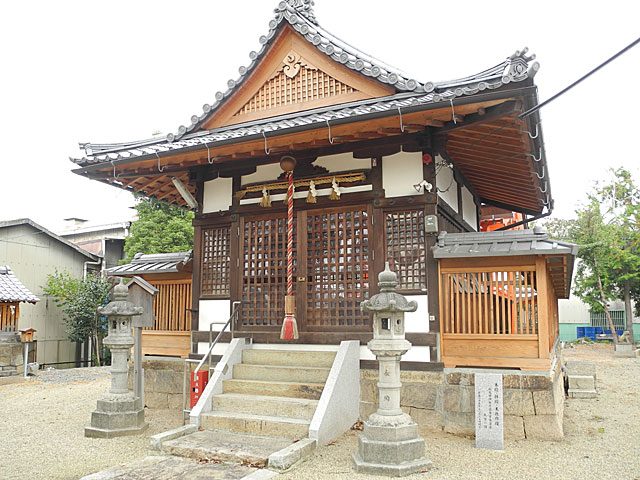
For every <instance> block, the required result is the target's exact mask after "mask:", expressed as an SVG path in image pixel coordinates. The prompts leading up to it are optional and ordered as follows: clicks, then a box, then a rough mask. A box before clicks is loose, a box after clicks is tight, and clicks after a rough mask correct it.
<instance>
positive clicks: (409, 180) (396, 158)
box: [382, 152, 424, 197]
mask: <svg viewBox="0 0 640 480" xmlns="http://www.w3.org/2000/svg"><path fill="white" fill-rule="evenodd" d="M423 178H424V176H423V172H422V154H421V153H420V152H400V153H396V154H395V155H390V156H388V157H384V158H383V159H382V188H384V192H385V196H386V197H408V196H411V195H423V193H419V192H417V191H416V189H415V188H413V186H414V185H416V184H418V183H420V182H421V181H422V180H423Z"/></svg>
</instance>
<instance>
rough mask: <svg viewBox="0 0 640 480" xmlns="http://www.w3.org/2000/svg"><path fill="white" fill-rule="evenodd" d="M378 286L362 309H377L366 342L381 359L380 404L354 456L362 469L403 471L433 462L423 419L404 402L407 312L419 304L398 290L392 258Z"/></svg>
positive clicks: (396, 473) (396, 474)
mask: <svg viewBox="0 0 640 480" xmlns="http://www.w3.org/2000/svg"><path fill="white" fill-rule="evenodd" d="M378 286H379V287H380V293H379V294H377V295H374V296H373V297H371V299H369V300H365V301H364V302H362V303H361V304H360V308H361V309H362V311H364V312H372V313H373V339H372V340H371V341H370V342H369V343H368V344H367V347H368V348H369V350H371V352H372V353H373V354H374V355H375V356H376V358H377V359H378V362H379V363H380V381H379V382H378V410H377V411H376V412H375V413H373V414H372V415H371V416H370V417H369V419H368V420H366V421H365V422H364V432H363V435H361V436H360V438H359V439H358V453H357V454H355V455H354V456H353V459H354V462H355V465H356V470H357V471H358V472H363V473H370V474H378V475H389V476H394V477H401V476H404V475H409V474H411V473H415V472H419V471H422V470H426V469H428V468H430V467H431V461H430V460H429V459H428V458H427V457H425V456H424V439H422V438H421V437H420V436H419V435H418V425H417V424H416V423H415V422H414V421H413V420H411V417H410V416H409V415H407V414H406V413H403V411H402V408H400V389H401V387H402V384H401V383H400V359H401V358H402V355H404V354H405V353H406V352H407V351H408V350H409V349H410V348H411V343H409V341H408V340H406V339H405V337H404V314H405V313H406V312H415V311H416V310H417V308H418V304H417V303H416V302H413V301H412V302H409V301H407V299H406V298H405V297H404V296H403V295H400V294H398V293H396V291H395V290H396V288H397V286H398V276H397V275H396V274H395V273H394V272H392V271H391V270H389V263H387V264H386V267H385V270H384V271H383V272H381V273H380V274H379V275H378Z"/></svg>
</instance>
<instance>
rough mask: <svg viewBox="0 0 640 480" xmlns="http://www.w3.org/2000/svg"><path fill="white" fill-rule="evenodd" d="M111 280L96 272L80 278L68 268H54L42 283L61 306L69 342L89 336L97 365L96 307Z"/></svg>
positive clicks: (99, 330) (100, 323) (100, 326)
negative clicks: (73, 275) (58, 269)
mask: <svg viewBox="0 0 640 480" xmlns="http://www.w3.org/2000/svg"><path fill="white" fill-rule="evenodd" d="M111 287H112V284H111V282H110V281H109V280H107V279H106V278H104V277H101V276H100V275H93V274H89V275H87V278H86V279H84V280H81V279H77V278H74V277H72V276H71V274H70V273H69V272H66V271H65V272H58V271H56V273H54V274H49V275H48V276H47V283H46V285H45V286H43V287H42V289H43V291H44V293H45V294H46V295H49V296H51V297H52V298H53V301H54V302H55V303H56V305H57V306H58V307H60V308H62V311H63V313H64V315H65V323H66V324H67V337H68V338H69V340H71V341H72V342H83V341H85V340H87V339H90V340H91V343H92V345H93V351H94V352H95V355H96V364H97V365H98V366H100V363H101V362H100V345H101V340H102V336H103V332H104V320H103V319H102V318H101V317H100V316H99V315H98V312H97V310H98V307H100V306H102V305H104V304H106V303H107V301H108V298H109V291H110V290H111Z"/></svg>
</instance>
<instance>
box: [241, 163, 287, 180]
mask: <svg viewBox="0 0 640 480" xmlns="http://www.w3.org/2000/svg"><path fill="white" fill-rule="evenodd" d="M280 174H282V169H281V168H280V164H279V163H273V164H271V165H260V166H259V167H258V168H257V169H256V172H255V173H252V174H251V175H244V176H243V177H242V185H251V184H252V183H260V182H275V181H276V179H277V178H278V177H279V176H280Z"/></svg>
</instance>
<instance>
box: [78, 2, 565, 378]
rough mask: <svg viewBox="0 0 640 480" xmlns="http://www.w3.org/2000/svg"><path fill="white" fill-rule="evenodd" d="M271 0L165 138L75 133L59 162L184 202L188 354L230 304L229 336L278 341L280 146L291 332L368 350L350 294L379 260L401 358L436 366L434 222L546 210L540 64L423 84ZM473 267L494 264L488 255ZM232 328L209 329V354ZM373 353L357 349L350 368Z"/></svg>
mask: <svg viewBox="0 0 640 480" xmlns="http://www.w3.org/2000/svg"><path fill="white" fill-rule="evenodd" d="M274 5H277V8H276V12H275V16H274V18H273V19H272V20H271V22H270V23H269V27H268V30H267V31H266V33H265V32H261V33H264V35H262V36H261V37H260V44H259V48H258V49H257V50H256V51H254V52H251V54H250V63H249V65H247V66H242V67H240V69H239V70H236V69H235V66H234V65H216V66H215V68H216V69H224V68H226V69H228V70H229V72H233V71H239V76H237V75H236V76H234V77H233V78H232V79H230V80H229V81H228V82H227V85H226V87H225V89H223V90H221V91H218V92H217V93H216V94H215V95H213V96H212V97H213V98H212V100H211V101H210V102H208V103H205V104H204V106H203V108H202V111H201V112H198V113H197V114H194V115H193V116H192V118H191V119H190V122H189V123H188V124H187V125H183V126H180V127H179V128H178V129H177V131H176V132H175V133H171V134H169V135H167V137H166V138H160V139H159V138H154V139H150V140H141V141H138V142H129V143H117V144H109V145H106V144H98V143H86V144H82V145H81V148H82V149H83V151H84V153H83V156H82V157H81V158H77V159H74V160H73V161H74V163H75V164H76V168H75V170H74V172H75V173H77V174H78V175H82V176H85V177H87V178H90V179H94V180H98V181H100V182H104V183H107V184H109V185H113V186H115V187H117V188H122V189H125V190H127V191H131V192H136V193H139V194H142V195H145V196H148V197H155V198H158V199H161V200H164V201H167V202H170V203H175V204H177V205H182V206H189V208H193V209H194V210H195V213H196V217H195V220H194V226H195V235H194V251H193V292H192V301H191V307H190V308H191V312H192V315H191V317H190V318H191V326H190V329H191V330H192V340H193V343H192V345H191V353H192V354H193V355H198V354H202V353H203V352H204V351H206V348H207V340H208V338H209V333H208V330H209V326H210V325H211V324H212V323H214V322H222V323H224V321H225V320H226V319H227V318H228V317H229V314H230V311H231V305H232V303H233V302H236V301H239V302H242V312H241V314H240V317H239V320H238V324H237V325H235V332H236V335H238V336H245V337H251V338H252V339H253V341H254V342H255V343H262V344H268V346H269V345H274V344H278V348H288V347H289V345H285V342H284V341H282V340H280V330H281V325H282V321H283V316H284V297H285V294H286V288H287V278H286V276H287V275H286V263H287V262H286V258H287V241H286V234H285V233H286V224H287V206H286V205H285V202H284V200H285V198H286V191H287V184H286V182H284V179H285V174H284V172H283V171H282V169H281V167H280V161H281V159H282V157H283V156H285V155H286V156H289V157H293V158H294V159H295V161H296V167H295V168H294V170H293V179H294V180H293V183H294V186H295V194H294V215H295V222H294V223H295V225H294V234H295V240H294V259H293V264H294V268H295V276H294V279H295V282H294V286H293V289H294V295H295V310H296V319H297V322H298V330H299V332H300V339H299V340H297V341H296V342H295V343H298V344H301V345H312V346H313V347H309V348H314V349H322V348H326V349H329V348H335V345H337V344H338V343H339V342H340V341H342V340H354V339H355V340H359V341H360V342H361V344H362V345H365V344H366V342H367V341H368V340H369V339H371V337H372V326H371V321H370V318H369V315H367V314H364V313H362V312H361V311H360V308H359V306H360V302H361V301H362V300H364V299H366V298H369V297H370V296H371V295H373V294H375V293H377V292H378V286H377V284H376V282H375V278H376V277H377V273H378V272H380V271H381V270H382V269H383V268H384V264H385V262H386V261H388V262H390V264H391V268H392V269H393V270H394V271H395V272H396V273H397V274H398V275H399V278H400V282H401V283H400V289H399V291H400V293H403V294H405V295H407V296H409V297H411V300H415V301H417V302H418V305H419V307H418V310H417V311H416V312H415V313H412V314H410V315H408V316H407V321H406V327H407V330H406V331H407V338H408V340H409V341H410V342H411V343H412V344H413V345H414V348H412V350H411V351H410V352H409V354H407V355H406V356H405V357H404V358H403V360H404V362H403V368H405V369H406V368H415V369H441V368H442V367H443V361H442V360H443V358H441V357H440V348H441V328H442V326H443V325H448V323H446V322H445V323H443V322H442V320H441V318H440V316H441V313H440V312H441V303H442V302H445V303H446V302H449V299H448V298H447V297H446V295H445V298H443V296H442V295H441V292H440V286H439V282H440V275H439V272H438V262H437V260H436V258H435V257H434V250H433V247H435V245H436V241H437V238H438V234H439V233H441V232H443V231H447V232H450V233H462V232H477V231H478V230H479V218H480V211H481V208H482V206H483V205H492V206H496V207H500V208H502V209H506V210H508V211H512V212H519V213H521V214H522V215H525V216H528V217H532V216H539V215H542V214H544V213H548V212H549V211H550V209H551V208H552V204H553V202H552V197H551V188H550V185H549V175H548V171H547V166H546V164H547V159H546V155H545V152H544V148H543V145H544V142H543V135H542V130H541V128H540V122H541V119H540V116H539V114H538V113H537V112H536V113H533V114H531V115H528V114H527V115H526V116H524V115H523V114H524V113H525V112H527V111H528V110H529V109H531V108H532V107H535V106H536V105H537V104H538V99H537V87H536V86H535V84H534V81H533V79H534V75H535V74H536V73H537V71H538V69H539V64H538V63H537V62H534V61H533V59H534V57H533V56H530V55H528V52H527V50H526V49H524V50H521V51H515V52H514V53H512V54H511V55H508V56H506V57H505V58H504V59H502V60H501V61H499V62H498V63H497V64H496V65H494V66H492V67H490V68H488V69H486V70H483V71H482V72H479V73H476V74H471V75H469V76H466V77H464V78H459V79H453V80H449V81H442V82H433V81H429V79H423V80H420V79H417V78H415V77H411V76H410V75H408V74H406V73H404V72H403V71H401V70H399V69H397V68H395V67H393V66H390V65H389V64H387V63H385V62H383V61H381V60H378V59H376V58H375V57H372V56H371V55H368V54H365V53H364V52H362V51H360V50H358V49H357V48H355V47H353V46H351V45H350V44H349V43H347V42H344V41H342V40H339V39H338V38H337V37H336V36H335V35H333V34H331V33H329V32H327V31H326V30H325V29H324V28H323V27H322V26H321V25H320V23H319V22H318V19H317V18H316V17H315V14H314V11H313V2H309V1H300V0H287V1H280V2H275V1H274ZM241 8H243V7H242V4H238V9H239V10H240V9H241ZM380 21H381V23H382V22H384V21H385V20H384V19H382V18H381V19H380ZM414 33H415V34H416V36H415V39H416V40H417V39H418V37H419V35H418V33H417V32H414ZM240 34H243V33H242V30H238V35H240ZM411 36H412V33H411V32H407V38H406V39H403V41H402V43H401V44H400V43H399V44H398V48H412V47H411V45H416V47H415V48H416V49H417V53H419V55H416V58H420V59H423V58H425V57H424V55H423V54H422V50H421V49H420V47H418V46H417V45H419V44H420V43H421V42H420V41H416V42H414V43H412V42H411V41H410V38H411ZM230 41H233V39H231V40H230ZM389 41H393V40H392V39H390V40H389ZM512 51H513V50H512ZM505 53H507V52H505ZM452 54H453V53H452ZM465 55H467V52H460V61H461V62H464V57H465ZM238 63H241V60H240V61H239V62H238ZM181 68H182V69H183V70H184V71H185V74H187V73H188V72H189V71H191V72H194V73H193V74H194V75H195V74H196V73H195V72H201V71H202V66H201V65H197V66H196V65H194V66H193V67H192V69H190V66H189V65H184V66H182V67H181ZM432 70H433V69H432ZM436 76H437V77H439V78H442V77H446V72H444V74H443V72H440V73H438V74H437V75H436ZM189 81H190V82H193V81H200V82H207V81H208V78H207V75H205V74H203V75H202V77H201V78H199V79H196V80H193V78H192V79H191V80H189ZM212 88H214V86H212ZM131 113H133V112H131ZM451 261H453V259H452V260H451ZM486 262H488V263H487V268H490V267H489V265H490V264H492V263H495V264H496V265H502V264H503V257H499V256H491V257H489V258H486ZM534 263H535V262H534ZM441 266H442V267H444V265H441ZM529 267H532V265H528V267H527V268H529ZM483 268H484V267H483ZM136 274H139V273H136ZM539 281H542V280H540V279H539ZM150 283H153V282H152V281H150ZM185 328H186V327H185ZM443 334H444V332H443ZM230 338H231V337H230V334H225V335H223V337H222V341H223V344H221V346H220V349H219V350H217V351H216V352H217V353H220V352H222V351H223V349H224V344H225V342H228V341H229V340H230ZM536 338H538V337H536ZM531 341H533V340H531ZM546 344H547V343H545V345H546ZM527 345H528V344H527ZM298 348H300V347H299V345H298ZM527 349H530V348H529V347H528V346H527ZM490 350H491V348H490V347H489V348H488V349H487V352H489V351H490ZM527 352H529V350H527ZM526 355H529V353H527V354H526ZM526 355H525V357H526ZM497 356H500V355H497ZM508 358H510V357H508ZM513 358H514V361H513V365H511V366H514V367H517V366H518V363H517V361H516V360H517V357H515V356H514V357H513ZM536 358H540V357H536ZM372 359H373V357H372V356H371V355H370V354H369V353H368V352H367V351H366V349H362V358H361V360H362V362H363V363H362V365H364V366H367V365H368V366H371V365H373V364H372V363H371V364H367V362H370V361H371V360H372ZM485 363H486V362H485ZM508 363H509V362H503V366H510V365H508Z"/></svg>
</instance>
